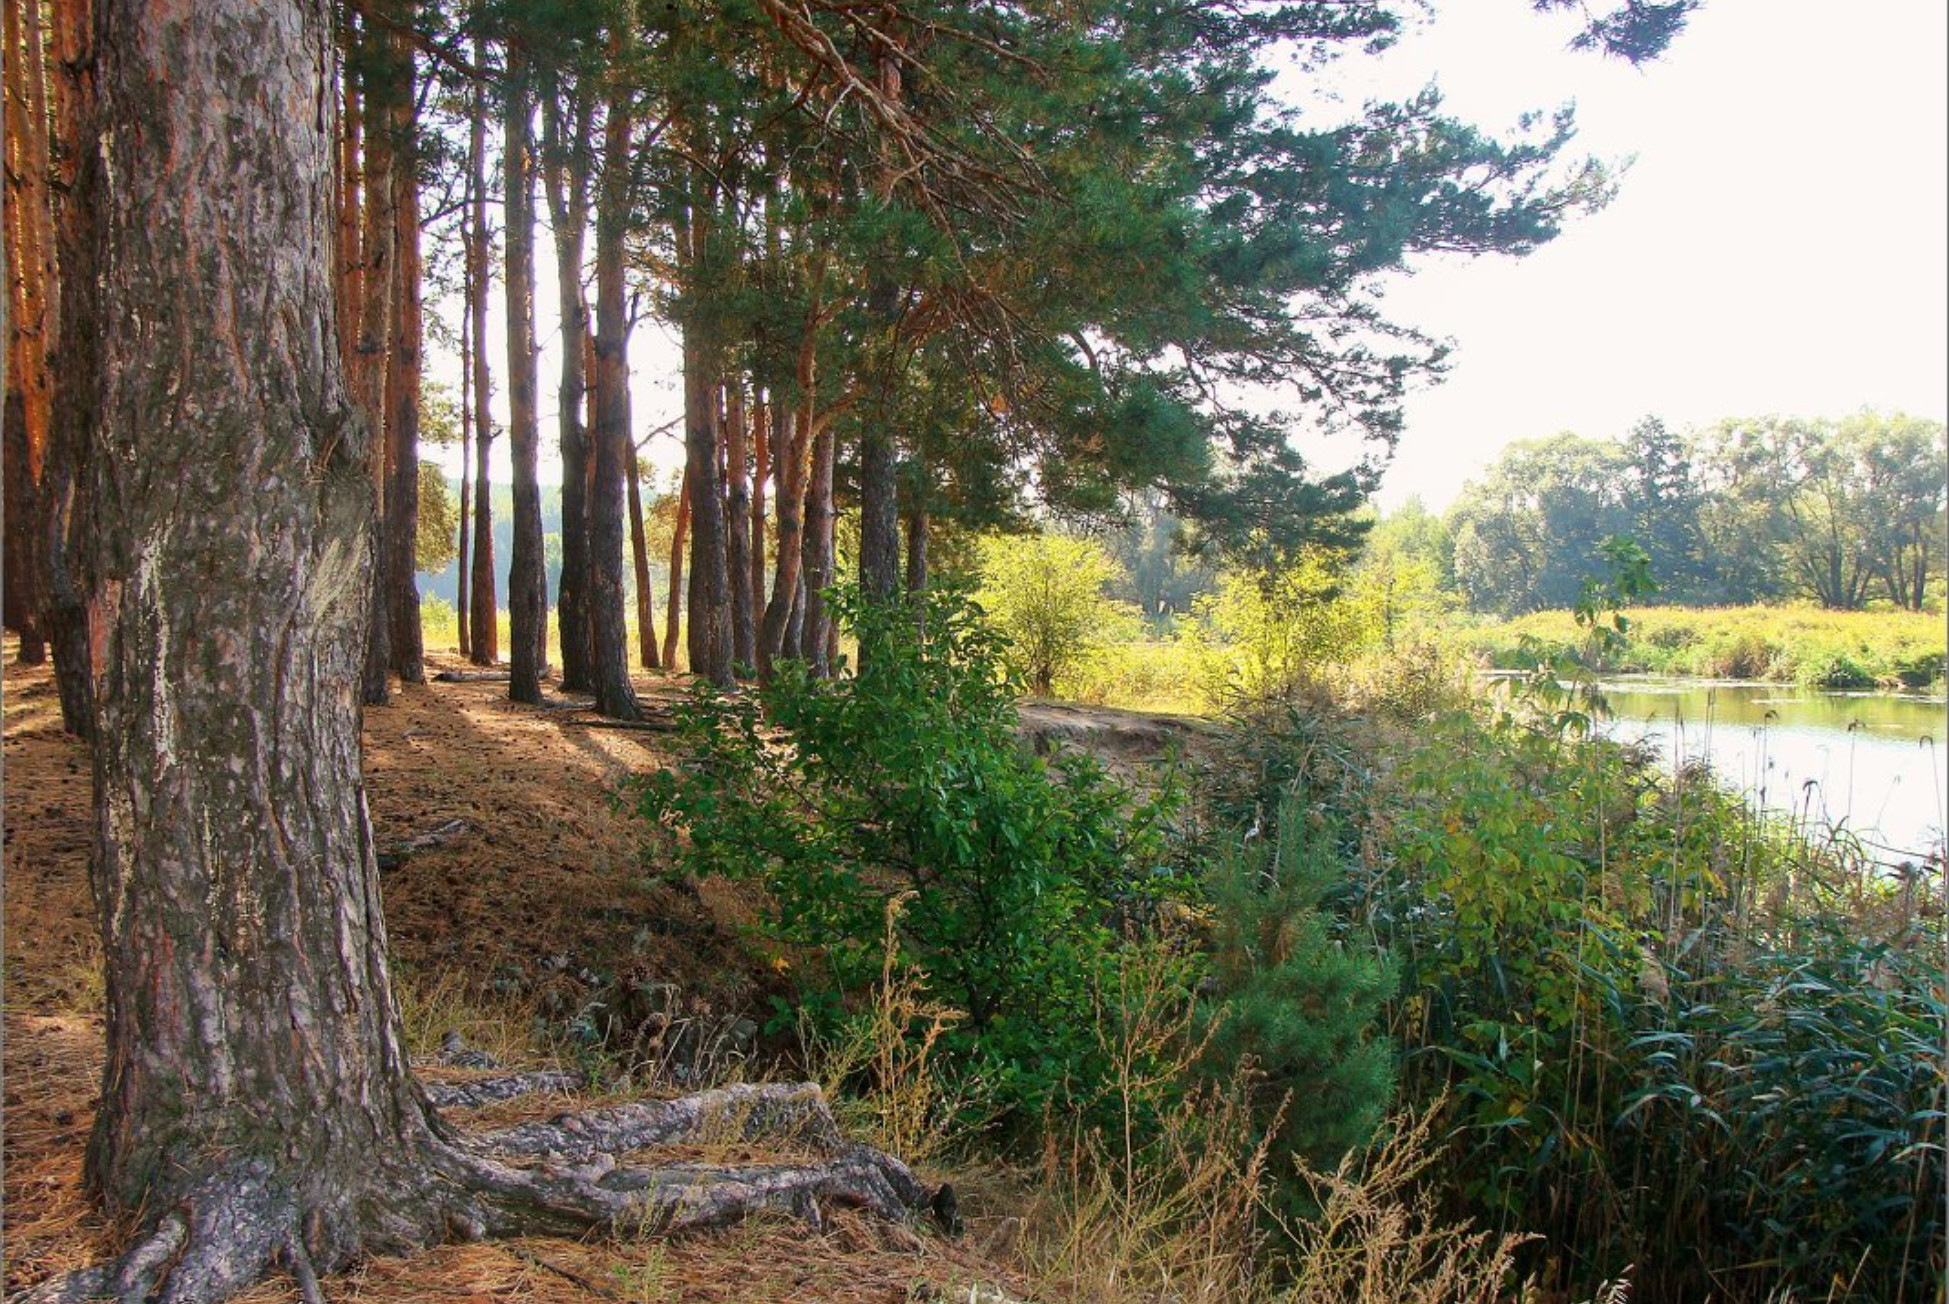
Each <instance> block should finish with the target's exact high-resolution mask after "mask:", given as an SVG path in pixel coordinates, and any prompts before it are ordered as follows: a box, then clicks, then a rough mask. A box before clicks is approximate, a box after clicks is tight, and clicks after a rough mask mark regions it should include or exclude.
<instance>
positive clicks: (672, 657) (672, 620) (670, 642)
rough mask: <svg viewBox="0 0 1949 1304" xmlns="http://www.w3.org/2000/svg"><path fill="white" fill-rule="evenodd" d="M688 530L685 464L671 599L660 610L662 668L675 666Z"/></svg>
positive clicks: (675, 532) (674, 539) (672, 550)
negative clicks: (661, 613) (685, 544)
mask: <svg viewBox="0 0 1949 1304" xmlns="http://www.w3.org/2000/svg"><path fill="white" fill-rule="evenodd" d="M689 531H690V475H689V468H688V466H686V467H685V474H684V480H683V487H682V488H681V489H679V490H678V491H677V519H676V521H675V522H674V523H673V524H672V526H671V529H670V598H669V603H668V605H667V606H666V607H665V609H664V613H663V668H664V669H665V670H675V669H676V668H677V626H678V624H679V621H678V604H679V603H680V602H681V600H682V598H681V595H682V594H683V591H684V542H685V538H686V536H687V535H688V534H689Z"/></svg>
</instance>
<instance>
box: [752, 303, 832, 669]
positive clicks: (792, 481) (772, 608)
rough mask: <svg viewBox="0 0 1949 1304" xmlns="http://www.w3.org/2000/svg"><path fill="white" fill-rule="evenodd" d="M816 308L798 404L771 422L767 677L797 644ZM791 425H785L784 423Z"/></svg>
mask: <svg viewBox="0 0 1949 1304" xmlns="http://www.w3.org/2000/svg"><path fill="white" fill-rule="evenodd" d="M817 316H818V312H817V306H816V305H815V306H814V308H813V311H812V313H811V315H810V317H809V318H808V320H807V322H806V325H805V329H804V331H803V333H802V334H801V335H800V337H799V356H798V374H797V390H798V397H799V401H798V405H797V407H796V408H795V409H794V410H793V411H792V412H791V413H790V414H789V417H788V414H787V413H786V410H785V405H784V404H783V403H781V402H779V401H778V400H777V399H774V400H773V404H772V408H773V410H772V420H773V423H774V427H775V428H776V429H777V430H778V431H779V434H778V436H777V437H776V438H775V439H774V441H773V442H774V443H775V444H777V445H778V447H779V449H780V452H779V454H778V464H779V482H778V573H777V575H776V576H775V577H774V578H773V580H772V586H771V601H770V602H768V603H767V604H766V605H765V620H764V625H763V626H762V627H761V628H760V629H759V631H758V672H759V674H761V675H769V674H770V673H771V664H772V662H773V661H774V660H775V659H777V658H779V657H781V656H794V655H797V652H798V647H797V643H796V640H788V637H787V633H788V630H789V628H790V625H791V616H792V608H793V607H794V606H795V605H798V603H799V588H800V582H801V579H802V575H803V572H802V567H803V564H804V556H805V498H806V487H807V486H808V484H810V482H811V479H812V425H813V408H812V404H813V396H814V393H815V382H816V380H817V374H816V371H815V367H816V365H817V358H818V334H817V330H818V327H817ZM788 422H789V424H788Z"/></svg>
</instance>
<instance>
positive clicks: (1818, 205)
mask: <svg viewBox="0 0 1949 1304" xmlns="http://www.w3.org/2000/svg"><path fill="white" fill-rule="evenodd" d="M1440 9H1441V12H1440V14H1439V15H1438V17H1437V20H1436V22H1435V23H1434V24H1433V26H1432V28H1431V29H1428V30H1425V31H1423V32H1422V33H1420V34H1419V35H1417V36H1415V37H1413V38H1410V39H1407V40H1404V41H1403V42H1402V43H1401V44H1400V45H1399V46H1397V47H1396V48H1395V49H1394V50H1392V51H1390V52H1389V53H1388V54H1387V55H1386V56H1385V57H1384V58H1382V59H1381V60H1379V61H1372V60H1369V61H1364V62H1366V63H1367V64H1368V66H1367V67H1365V68H1358V67H1356V65H1355V64H1354V63H1353V62H1348V63H1347V64H1346V65H1344V67H1343V68H1342V69H1341V70H1339V71H1340V72H1341V73H1342V74H1343V75H1349V77H1350V80H1351V75H1352V74H1355V73H1358V74H1359V76H1360V80H1359V82H1357V83H1352V86H1351V87H1350V89H1352V93H1353V94H1354V95H1355V96H1359V95H1362V94H1369V95H1400V94H1404V93H1407V92H1410V91H1412V90H1413V89H1414V88H1415V87H1417V86H1420V85H1423V84H1426V83H1427V82H1429V81H1434V82H1436V83H1437V84H1438V85H1439V86H1440V87H1441V89H1442V91H1443V93H1444V95H1445V96H1446V99H1447V103H1448V107H1449V109H1450V111H1451V112H1453V113H1454V114H1455V115H1456V116H1458V117H1461V118H1462V119H1464V120H1466V121H1471V122H1474V123H1476V124H1478V125H1480V126H1483V127H1487V128H1492V129H1494V128H1501V127H1502V126H1504V125H1505V124H1508V123H1510V122H1511V121H1513V119H1514V118H1515V116H1516V115H1517V114H1519V113H1521V112H1522V111H1523V110H1525V109H1532V108H1550V107H1553V106H1555V105H1557V104H1559V103H1561V102H1564V101H1566V100H1572V99H1574V100H1575V101H1576V104H1577V117H1578V123H1579V139H1578V144H1579V145H1580V146H1581V148H1582V151H1583V152H1584V153H1589V154H1595V155H1597V156H1598V157H1600V158H1605V159H1615V158H1621V157H1626V156H1630V155H1635V156H1636V163H1635V165H1634V166H1633V167H1632V168H1631V169H1630V171H1629V172H1628V173H1627V174H1626V175H1625V177H1624V178H1623V185H1622V189H1621V193H1620V194H1619V196H1618V198H1617V200H1616V201H1615V202H1614V203H1612V205H1611V206H1610V207H1609V208H1608V209H1606V210H1605V211H1604V212H1602V213H1599V214H1597V215H1596V216H1595V217H1591V218H1587V219H1584V220H1583V221H1581V222H1579V223H1578V224H1576V225H1575V226H1573V227H1571V228H1570V229H1568V230H1566V231H1565V232H1564V234H1563V235H1561V236H1560V237H1558V239H1557V240H1556V241H1555V242H1553V243H1552V244H1549V245H1547V246H1545V247H1544V248H1543V249H1542V250H1540V251H1538V252H1537V253H1536V254H1534V255H1532V256H1530V257H1529V258H1527V259H1520V260H1510V259H1477V260H1461V259H1453V260H1444V261H1442V262H1439V263H1435V264H1433V265H1430V266H1428V267H1426V268H1425V269H1423V270H1421V271H1420V272H1419V273H1418V274H1417V275H1415V276H1413V277H1410V278H1404V279H1402V280H1401V281H1400V282H1399V283H1398V284H1397V285H1396V286H1394V287H1393V288H1392V289H1391V291H1390V293H1389V295H1388V299H1387V302H1388V305H1389V309H1390V314H1391V315H1393V316H1395V317H1397V318H1398V319H1400V320H1403V321H1407V322H1411V323H1413V324H1415V325H1418V326H1420V327H1421V328H1422V329H1424V330H1427V331H1429V332H1430V333H1432V334H1435V335H1437V336H1443V337H1447V338H1449V339H1451V340H1453V341H1454V343H1455V345H1456V348H1455V353H1454V355H1453V357H1452V364H1453V365H1452V370H1451V373H1450V376H1449V378H1448V380H1447V381H1446V382H1445V383H1444V384H1442V385H1440V386H1438V387H1435V388H1433V389H1431V390H1427V391H1424V392H1422V393H1418V394H1416V395H1415V396H1414V397H1413V398H1412V399H1411V400H1410V401H1409V403H1408V407H1407V416H1408V422H1407V431H1406V433H1405V434H1404V435H1403V437H1402V439H1401V443H1400V448H1399V451H1398V452H1397V454H1396V456H1395V461H1394V465H1393V467H1392V468H1391V470H1390V471H1389V473H1388V476H1387V480H1386V483H1385V486H1384V488H1383V490H1382V493H1381V501H1382V503H1383V504H1384V505H1389V506H1392V505H1395V504H1398V503H1399V502H1400V501H1401V500H1402V499H1404V498H1405V497H1407V496H1408V495H1409V494H1419V495H1421V496H1422V498H1423V499H1424V500H1426V501H1427V502H1428V503H1429V505H1431V506H1441V505H1443V504H1446V503H1447V502H1448V501H1450V500H1451V499H1452V498H1453V497H1454V495H1455V493H1456V491H1457V490H1458V489H1459V488H1460V487H1461V485H1462V483H1463V481H1464V480H1466V479H1467V478H1468V477H1469V476H1471V475H1473V474H1475V473H1476V472H1477V471H1479V470H1480V469H1481V468H1482V467H1484V466H1485V465H1487V464H1488V463H1489V462H1490V461H1492V460H1493V459H1494V457H1495V455H1496V453H1497V451H1498V450H1499V449H1500V448H1501V447H1502V446H1503V445H1504V444H1506V443H1508V442H1509V441H1511V440H1515V439H1527V438H1535V437H1538V436H1543V435H1548V434H1553V433H1555V432H1557V431H1559V430H1574V431H1576V432H1578V433H1580V434H1585V435H1591V436H1597V437H1607V436H1615V435H1619V434H1622V433H1623V432H1624V431H1625V430H1626V429H1627V428H1628V427H1629V426H1630V425H1631V424H1632V423H1633V422H1634V421H1636V420H1637V419H1638V418H1639V417H1641V416H1644V415H1645V414H1647V413H1655V414H1657V415H1659V416H1661V417H1663V418H1664V419H1665V421H1666V422H1667V424H1669V425H1672V426H1674V427H1683V426H1687V425H1691V424H1695V423H1696V424H1704V423H1706V422H1710V421H1714V420H1716V419H1718V418H1720V417H1726V416H1736V415H1744V414H1756V413H1764V412H1797V413H1803V414H1807V415H1815V414H1826V413H1833V414H1839V413H1844V412H1849V411H1853V410H1855V409H1856V408H1859V407H1861V406H1863V405H1870V406H1875V407H1882V408H1888V409H1903V410H1907V411H1909V412H1913V413H1916V414H1918V415H1923V416H1932V417H1941V416H1943V415H1944V413H1945V407H1946V406H1949V257H1946V256H1945V251H1946V250H1949V5H1945V4H1943V3H1942V0H1858V2H1857V3H1855V4H1852V5H1847V6H1838V7H1837V6H1835V5H1833V4H1831V3H1823V2H1820V0H1707V3H1706V5H1705V7H1704V9H1703V10H1701V11H1699V12H1698V13H1696V14H1695V15H1694V16H1693V19H1692V21H1691V23H1690V25H1689V26H1688V27H1687V29H1686V31H1685V32H1684V33H1683V35H1681V36H1680V37H1679V39H1678V40H1677V42H1676V43H1675V44H1674V45H1673V46H1672V48H1671V50H1670V51H1669V52H1668V53H1667V54H1666V56H1665V57H1664V58H1663V59H1662V60H1660V61H1659V62H1657V63H1655V64H1652V65H1649V66H1648V67H1646V68H1645V69H1643V70H1634V69H1632V68H1631V67H1630V66H1629V65H1627V64H1624V63H1622V62H1620V61H1615V60H1608V59H1602V58H1599V57H1597V56H1595V55H1591V54H1581V53H1575V52H1571V51H1568V50H1566V49H1565V48H1564V46H1565V42H1566V40H1567V34H1568V29H1567V28H1566V26H1565V25H1564V22H1557V21H1553V20H1552V19H1550V18H1545V17H1543V16H1540V15H1537V14H1534V13H1532V12H1531V11H1530V7H1529V5H1528V4H1527V3H1526V2H1525V0H1446V2H1445V3H1442V4H1441V6H1440ZM1568 21H1569V20H1568V19H1567V18H1566V19H1565V22H1568ZM1376 65H1378V66H1376Z"/></svg>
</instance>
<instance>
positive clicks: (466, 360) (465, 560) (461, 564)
mask: <svg viewBox="0 0 1949 1304" xmlns="http://www.w3.org/2000/svg"><path fill="white" fill-rule="evenodd" d="M469 184H470V185H471V184H472V182H471V180H470V181H469ZM470 206H471V198H470V199H469V200H467V201H465V202H464V203H463V206H462V208H461V214H460V247H461V258H460V262H461V273H460V286H461V289H460V556H459V558H458V560H457V562H456V564H455V571H456V578H457V579H458V581H459V586H460V592H459V594H458V597H457V601H456V602H455V603H454V607H455V610H456V613H457V615H456V618H455V620H454V626H455V630H456V636H457V638H458V639H459V642H460V655H461V656H463V657H464V656H468V655H469V654H470V653H471V652H472V650H473V640H472V639H471V638H470V637H469V635H470V634H472V633H473V631H472V630H471V629H470V628H469V627H468V626H469V623H470V613H471V610H472V609H471V607H470V606H469V604H468V600H467V581H468V580H469V579H470V578H472V577H471V576H470V575H468V573H467V570H468V566H469V564H470V561H471V558H470V557H469V554H470V553H471V552H472V551H473V541H474V519H473V506H474V313H473V302H474V252H473V250H474V236H473V232H472V230H470V229H469V227H470V224H471V222H472V221H473V215H472V213H471V211H470Z"/></svg>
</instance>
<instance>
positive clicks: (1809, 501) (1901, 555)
mask: <svg viewBox="0 0 1949 1304" xmlns="http://www.w3.org/2000/svg"><path fill="white" fill-rule="evenodd" d="M1943 437H1944V427H1943V423H1942V422H1940V421H1934V420H1925V419H1922V418H1917V417H1911V416H1906V415H1901V414H1895V415H1884V414H1881V413H1878V412H1873V411H1866V410H1864V411H1862V412H1859V413H1856V414H1854V415H1852V416H1848V417H1841V418H1831V419H1830V418H1817V419H1808V418H1801V417H1772V416H1769V417H1744V418H1733V419H1729V420H1725V421H1721V422H1718V423H1717V424H1715V425H1712V426H1710V427H1707V428H1704V429H1701V430H1694V431H1691V432H1688V433H1684V434H1680V433H1676V432H1674V431H1672V430H1670V429H1668V428H1667V427H1666V425H1665V423H1664V422H1662V421H1660V420H1659V419H1658V418H1656V417H1647V418H1645V419H1644V420H1642V421H1640V422H1639V423H1638V424H1637V425H1635V426H1633V427H1632V428H1631V430H1630V432H1629V433H1628V434H1627V435H1626V436H1625V437H1624V438H1623V439H1621V440H1619V439H1591V438H1587V437H1584V436H1581V435H1575V434H1560V435H1555V436H1552V437H1551V438H1548V439H1539V440H1528V441H1524V442H1521V443H1516V444H1512V445H1510V447H1509V448H1508V449H1507V451H1505V452H1504V453H1503V455H1502V456H1501V458H1499V459H1498V460H1497V461H1496V463H1495V464H1494V465H1493V466H1491V467H1490V468H1489V469H1488V471H1487V473H1485V474H1484V475H1483V476H1481V477H1480V478H1478V479H1476V480H1472V481H1470V482H1469V484H1468V485H1467V486H1466V487H1464V489H1463V490H1462V494H1461V496H1460V497H1459V498H1458V499H1457V500H1456V502H1455V505H1454V506H1453V507H1452V508H1451V509H1450V510H1449V511H1448V513H1447V514H1446V516H1445V517H1436V516H1435V515H1433V514H1432V513H1430V512H1428V511H1427V509H1426V508H1425V507H1423V506H1422V505H1421V504H1420V503H1418V502H1410V503H1409V504H1407V505H1406V506H1404V507H1403V508H1402V509H1401V510H1400V511H1397V512H1395V513H1392V514H1391V515H1390V516H1389V517H1387V518H1386V519H1384V520H1383V521H1381V522H1380V523H1379V524H1378V525H1377V527H1376V530H1375V534H1374V536H1373V538H1372V540H1371V541H1370V544H1369V548H1370V551H1371V550H1375V549H1381V550H1394V551H1406V552H1408V553H1410V554H1414V555H1417V556H1421V557H1424V558H1425V559H1426V560H1428V561H1430V562H1432V563H1433V564H1434V565H1435V566H1436V568H1437V569H1438V571H1439V572H1440V574H1441V575H1442V576H1443V578H1444V581H1445V582H1447V583H1450V584H1452V585H1453V587H1454V588H1455V589H1456V591H1457V592H1459V593H1460V594H1461V595H1462V596H1463V597H1464V598H1465V599H1466V600H1467V602H1468V605H1469V606H1470V607H1471V608H1472V609H1474V610H1477V611H1487V612H1497V613H1501V614H1514V613H1517V612H1524V611H1535V610H1540V609H1544V608H1552V607H1567V606H1570V605H1571V604H1573V603H1574V602H1575V601H1576V598H1577V592H1578V588H1579V586H1580V585H1581V584H1582V582H1583V580H1584V578H1585V577H1586V576H1589V575H1592V574H1596V573H1601V572H1602V570H1603V568H1604V564H1603V558H1602V556H1601V555H1600V552H1599V548H1600V545H1601V544H1602V542H1603V541H1604V540H1605V539H1606V538H1608V537H1610V536H1612V535H1629V536H1630V537H1631V538H1633V539H1635V540H1636V541H1637V543H1638V544H1639V545H1640V546H1641V547H1643V548H1644V549H1645V551H1646V552H1647V553H1649V554H1650V556H1651V572H1652V576H1653V578H1654V579H1655V580H1656V581H1657V584H1658V586H1659V596H1660V597H1661V598H1662V599H1663V600H1665V601H1668V602H1673V603H1678V604H1682V605H1700V606H1707V605H1722V604H1741V603H1754V602H1778V601H1791V600H1810V601H1813V602H1816V603H1818V604H1820V605H1821V606H1823V607H1828V608H1833V609H1840V610H1853V609H1859V608H1861V607H1864V606H1866V605H1867V604H1868V603H1869V602H1870V601H1886V602H1887V603H1889V604H1891V605H1893V606H1896V607H1900V608H1903V609H1906V610H1911V611H1920V610H1921V609H1922V608H1923V605H1924V602H1925V600H1926V599H1928V598H1929V597H1931V596H1932V595H1933V596H1937V597H1939V596H1940V594H1941V592H1942V585H1943V560H1944V557H1943V554H1944V548H1943V535H1944V526H1945V515H1944V513H1945V485H1949V463H1945V456H1944V443H1943Z"/></svg>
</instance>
